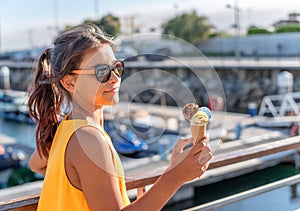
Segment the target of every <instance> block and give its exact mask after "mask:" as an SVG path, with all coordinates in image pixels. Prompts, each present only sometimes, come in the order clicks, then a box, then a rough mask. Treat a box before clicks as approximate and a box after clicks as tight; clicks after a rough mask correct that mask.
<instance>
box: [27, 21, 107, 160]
mask: <svg viewBox="0 0 300 211" xmlns="http://www.w3.org/2000/svg"><path fill="white" fill-rule="evenodd" d="M106 44H109V45H111V44H112V38H111V37H108V36H106V34H105V33H104V32H103V31H102V30H101V29H100V28H98V27H97V26H94V25H91V24H84V25H79V26H77V27H75V28H73V29H71V30H69V31H66V32H64V33H62V34H61V35H59V36H58V37H57V38H56V40H55V42H54V46H53V48H48V49H46V50H45V51H44V52H43V53H42V54H41V56H40V58H39V60H38V63H37V67H36V68H35V74H34V77H33V80H32V83H31V87H30V89H29V100H28V107H29V115H30V116H31V118H33V120H34V121H35V122H36V124H37V126H36V133H35V138H36V145H37V149H38V152H39V154H40V155H41V154H43V155H44V156H45V157H48V155H49V151H50V148H51V145H52V141H53V138H54V135H55V132H56V129H57V127H58V123H59V117H60V116H61V115H63V113H64V111H62V104H63V103H67V104H68V105H69V104H70V101H71V95H70V94H69V93H68V92H67V91H66V90H65V89H64V87H63V86H62V85H61V83H60V80H61V79H62V78H63V77H64V76H66V75H68V74H70V72H71V71H72V70H74V69H77V68H79V66H80V63H81V62H82V58H83V55H84V53H85V52H87V51H89V50H91V49H94V48H99V47H101V46H103V45H106ZM67 107H68V106H67Z"/></svg>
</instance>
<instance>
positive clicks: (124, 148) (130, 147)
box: [104, 119, 148, 155]
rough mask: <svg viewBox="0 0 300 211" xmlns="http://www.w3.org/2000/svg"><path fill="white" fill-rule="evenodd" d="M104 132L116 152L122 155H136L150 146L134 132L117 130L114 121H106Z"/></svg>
mask: <svg viewBox="0 0 300 211" xmlns="http://www.w3.org/2000/svg"><path fill="white" fill-rule="evenodd" d="M123 126H125V125H123ZM125 127H126V126H125ZM123 128H124V127H123ZM104 130H105V131H106V132H107V133H108V134H109V136H110V138H111V140H112V143H113V145H114V147H115V149H116V151H117V152H118V153H120V154H122V155H134V154H137V153H140V152H143V151H145V150H147V149H148V144H147V143H146V142H145V141H144V140H142V139H140V138H138V137H137V136H136V134H135V133H133V131H132V130H130V129H127V128H125V129H123V130H121V129H117V128H116V126H115V124H114V122H113V120H108V119H107V120H105V121H104Z"/></svg>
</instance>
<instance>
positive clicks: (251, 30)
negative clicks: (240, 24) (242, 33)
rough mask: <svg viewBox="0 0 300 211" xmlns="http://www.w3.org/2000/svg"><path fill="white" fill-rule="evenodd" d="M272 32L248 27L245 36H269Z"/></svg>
mask: <svg viewBox="0 0 300 211" xmlns="http://www.w3.org/2000/svg"><path fill="white" fill-rule="evenodd" d="M271 33H272V32H270V31H269V30H267V29H264V28H260V27H257V26H250V27H249V28H248V31H247V35H251V34H271Z"/></svg>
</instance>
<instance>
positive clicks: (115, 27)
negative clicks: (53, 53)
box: [64, 14, 121, 37]
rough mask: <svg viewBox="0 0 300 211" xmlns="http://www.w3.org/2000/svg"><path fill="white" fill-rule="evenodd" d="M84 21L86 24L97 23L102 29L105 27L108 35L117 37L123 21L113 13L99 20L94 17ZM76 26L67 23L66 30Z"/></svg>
mask: <svg viewBox="0 0 300 211" xmlns="http://www.w3.org/2000/svg"><path fill="white" fill-rule="evenodd" d="M83 23H86V24H89V23H91V24H95V25H97V26H98V27H100V28H101V29H103V30H104V31H105V32H106V33H107V34H108V35H111V36H113V37H117V36H118V35H119V34H120V33H121V23H120V20H119V18H118V17H116V16H113V15H112V14H108V15H106V16H104V17H102V18H101V19H99V20H94V19H86V20H85V21H84V22H83ZM73 27H74V26H71V25H67V26H66V27H65V30H64V31H66V30H69V29H71V28H73Z"/></svg>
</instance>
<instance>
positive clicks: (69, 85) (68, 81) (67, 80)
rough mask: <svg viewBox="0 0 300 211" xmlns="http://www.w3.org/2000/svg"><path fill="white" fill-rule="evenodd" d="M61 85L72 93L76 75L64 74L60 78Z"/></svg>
mask: <svg viewBox="0 0 300 211" xmlns="http://www.w3.org/2000/svg"><path fill="white" fill-rule="evenodd" d="M60 83H61V85H62V86H63V87H64V88H65V89H66V90H67V91H69V92H70V93H74V90H75V83H76V77H75V76H74V75H66V76H65V77H63V78H62V79H61V80H60Z"/></svg>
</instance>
